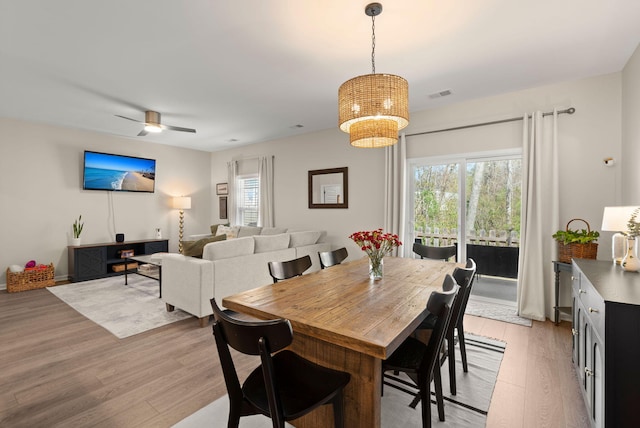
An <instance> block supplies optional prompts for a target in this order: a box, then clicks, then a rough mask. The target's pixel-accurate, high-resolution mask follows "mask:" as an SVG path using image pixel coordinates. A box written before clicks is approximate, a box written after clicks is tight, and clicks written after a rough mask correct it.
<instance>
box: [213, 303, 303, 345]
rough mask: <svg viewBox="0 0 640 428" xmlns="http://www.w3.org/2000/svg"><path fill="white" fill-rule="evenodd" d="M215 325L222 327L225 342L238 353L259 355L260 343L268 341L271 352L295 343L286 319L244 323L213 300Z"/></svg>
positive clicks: (289, 324)
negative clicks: (260, 341)
mask: <svg viewBox="0 0 640 428" xmlns="http://www.w3.org/2000/svg"><path fill="white" fill-rule="evenodd" d="M211 307H212V308H213V316H214V317H215V323H216V324H218V325H220V327H221V331H222V333H223V335H224V336H223V339H224V341H225V342H226V343H227V344H228V345H229V346H231V347H232V348H233V349H235V350H236V351H238V352H242V353H243V354H249V355H259V354H260V347H259V346H258V342H259V340H260V339H261V338H264V339H265V340H266V343H268V346H269V349H270V351H271V352H277V351H279V350H281V349H283V348H286V347H287V346H289V345H290V344H291V342H292V341H293V330H292V329H291V323H290V322H289V320H285V319H275V320H265V321H262V320H256V321H243V320H239V319H235V318H233V317H231V316H229V315H227V314H226V313H225V312H224V311H223V310H221V309H220V308H219V307H218V305H217V304H216V302H215V299H211Z"/></svg>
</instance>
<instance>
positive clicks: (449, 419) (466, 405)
mask: <svg viewBox="0 0 640 428" xmlns="http://www.w3.org/2000/svg"><path fill="white" fill-rule="evenodd" d="M465 339H466V343H467V360H468V364H469V371H468V372H467V373H464V372H463V371H462V363H461V362H460V352H456V382H457V392H458V393H457V394H456V395H455V396H452V395H451V394H450V391H449V374H448V373H449V372H448V362H445V363H444V365H443V366H442V381H443V386H442V390H443V393H444V397H445V403H444V407H445V410H444V412H445V421H444V422H440V421H439V420H438V412H437V409H436V406H435V404H432V409H431V410H432V414H431V416H432V426H434V427H474V428H476V427H484V426H485V424H486V418H487V416H486V415H487V412H488V410H489V405H490V403H491V395H492V394H493V389H494V387H495V383H496V379H497V376H498V371H499V370H500V363H501V362H502V356H503V354H504V350H505V343H504V342H500V341H497V340H493V339H488V338H485V337H480V336H475V335H472V334H467V335H465ZM432 398H434V399H435V397H432ZM412 401H413V397H412V396H411V395H409V394H407V393H405V392H402V391H399V390H397V389H395V388H392V387H390V386H387V385H385V387H384V395H383V396H382V427H384V428H397V427H403V428H413V427H415V428H421V427H422V419H421V408H420V406H421V404H418V405H417V406H416V407H415V408H412V407H411V406H410V404H411V402H412ZM228 416H229V399H228V397H227V396H224V397H222V398H220V399H218V400H216V401H214V402H213V403H211V404H209V405H207V406H206V407H204V408H202V409H200V410H198V411H197V412H196V413H194V414H192V415H190V416H188V417H187V418H185V419H183V420H182V421H180V422H178V423H177V424H176V425H174V426H173V428H200V427H204V426H207V427H212V428H224V427H226V426H227V418H228ZM288 426H290V425H288ZM269 427H271V421H270V419H268V418H267V417H265V416H262V415H255V416H249V417H244V418H240V428H269Z"/></svg>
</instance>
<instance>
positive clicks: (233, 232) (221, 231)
mask: <svg viewBox="0 0 640 428" xmlns="http://www.w3.org/2000/svg"><path fill="white" fill-rule="evenodd" d="M238 230H240V226H223V225H220V226H218V230H217V231H216V235H227V239H233V238H237V237H238Z"/></svg>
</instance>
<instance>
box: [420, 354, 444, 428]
mask: <svg viewBox="0 0 640 428" xmlns="http://www.w3.org/2000/svg"><path fill="white" fill-rule="evenodd" d="M433 384H434V387H435V390H436V404H437V405H438V419H440V420H441V421H443V422H444V399H443V398H442V375H441V374H440V366H439V365H437V366H436V368H435V369H434V370H433ZM422 405H423V406H424V401H423V402H422Z"/></svg>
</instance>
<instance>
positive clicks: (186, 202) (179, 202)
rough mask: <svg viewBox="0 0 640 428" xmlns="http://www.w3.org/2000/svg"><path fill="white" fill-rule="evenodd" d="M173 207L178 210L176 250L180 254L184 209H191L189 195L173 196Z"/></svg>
mask: <svg viewBox="0 0 640 428" xmlns="http://www.w3.org/2000/svg"><path fill="white" fill-rule="evenodd" d="M173 208H175V209H178V210H180V223H179V225H180V227H179V228H178V251H179V252H180V254H182V233H183V232H184V210H188V209H191V198H190V197H189V196H176V197H175V198H173Z"/></svg>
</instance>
